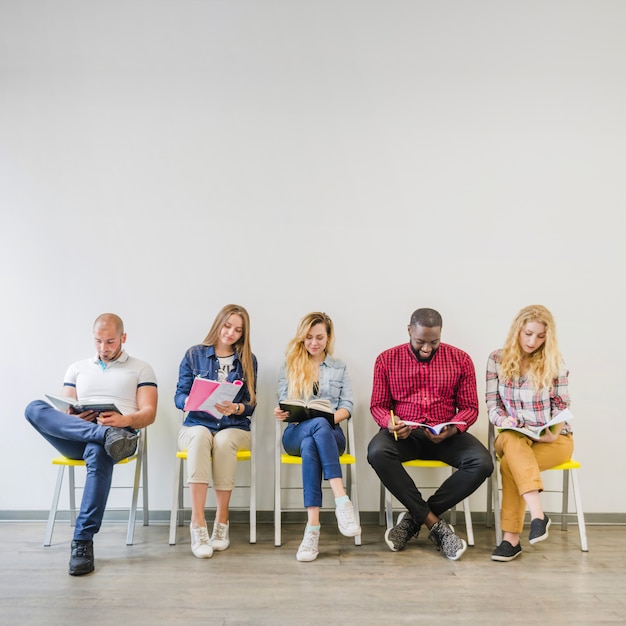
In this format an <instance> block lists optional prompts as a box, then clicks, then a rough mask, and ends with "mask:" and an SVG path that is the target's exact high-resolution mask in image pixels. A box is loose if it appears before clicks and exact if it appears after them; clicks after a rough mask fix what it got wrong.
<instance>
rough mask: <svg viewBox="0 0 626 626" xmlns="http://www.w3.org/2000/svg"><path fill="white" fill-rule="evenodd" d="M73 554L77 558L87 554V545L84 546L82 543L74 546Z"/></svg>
mask: <svg viewBox="0 0 626 626" xmlns="http://www.w3.org/2000/svg"><path fill="white" fill-rule="evenodd" d="M74 556H77V557H79V558H82V557H84V556H87V546H84V545H78V546H76V547H75V548H74Z"/></svg>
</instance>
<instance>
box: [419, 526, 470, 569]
mask: <svg viewBox="0 0 626 626" xmlns="http://www.w3.org/2000/svg"><path fill="white" fill-rule="evenodd" d="M428 538H429V539H430V540H431V541H432V542H433V543H434V544H435V546H436V547H437V550H441V551H442V552H443V553H444V555H445V556H447V557H448V558H449V559H450V560H452V561H456V560H457V559H458V558H460V557H461V555H462V554H463V552H465V550H467V544H466V543H465V541H463V539H461V538H460V537H459V536H458V535H455V534H454V529H453V528H452V526H450V525H449V524H448V523H447V522H446V521H445V520H442V519H440V520H439V521H438V522H437V523H436V524H435V525H434V526H433V527H432V528H431V529H430V534H429V535H428Z"/></svg>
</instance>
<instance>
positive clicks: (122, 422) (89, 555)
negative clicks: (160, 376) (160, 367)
mask: <svg viewBox="0 0 626 626" xmlns="http://www.w3.org/2000/svg"><path fill="white" fill-rule="evenodd" d="M93 336H94V342H95V345H96V355H95V356H94V357H92V358H89V359H84V360H82V361H77V362H76V363H73V364H72V365H70V367H69V368H68V370H67V372H66V374H65V378H64V381H63V396H64V397H67V398H72V399H75V400H78V402H79V403H80V404H81V405H89V404H103V403H109V404H114V405H115V408H117V409H118V411H112V410H111V411H109V410H107V411H102V412H94V411H92V410H86V411H83V412H81V413H79V414H76V413H75V412H74V411H73V409H71V408H70V409H69V411H68V412H67V413H64V412H62V411H58V410H56V409H55V408H53V407H52V406H50V405H49V404H48V403H47V402H44V401H43V400H35V401H34V402H31V403H30V404H29V405H28V406H27V407H26V411H25V415H26V419H27V420H28V421H29V422H30V423H31V424H32V425H33V427H34V428H35V429H36V430H37V431H38V432H39V433H40V434H41V435H42V436H43V437H45V439H47V440H48V441H49V442H50V443H51V444H52V445H53V446H54V447H55V448H56V449H57V450H58V451H59V452H60V453H61V454H62V455H64V456H66V457H68V458H70V459H83V460H84V461H85V464H86V467H87V477H86V479H85V488H84V490H83V499H82V502H81V506H80V513H79V515H78V517H77V519H76V528H75V531H74V539H73V541H72V553H71V557H70V564H69V573H70V574H71V575H72V576H80V575H82V574H88V573H89V572H92V571H93V569H94V556H93V536H94V535H95V534H96V533H97V532H98V531H99V530H100V524H101V523H102V517H103V515H104V509H105V507H106V502H107V498H108V496H109V491H110V489H111V478H112V475H113V465H115V463H118V462H119V461H121V460H122V459H125V458H127V457H129V456H131V455H132V454H134V452H135V450H136V448H137V440H138V434H137V432H136V430H138V429H141V428H145V427H146V426H148V425H149V424H152V422H154V419H155V417H156V409H157V399H158V394H157V382H156V376H155V374H154V370H153V369H152V367H150V365H148V363H146V362H145V361H141V360H139V359H135V358H133V357H131V356H128V354H127V353H126V352H124V347H123V346H124V343H125V341H126V333H125V332H124V324H123V322H122V320H121V319H120V318H119V317H118V316H117V315H114V314H113V313H104V314H102V315H100V316H99V317H98V318H97V319H96V321H95V323H94V326H93Z"/></svg>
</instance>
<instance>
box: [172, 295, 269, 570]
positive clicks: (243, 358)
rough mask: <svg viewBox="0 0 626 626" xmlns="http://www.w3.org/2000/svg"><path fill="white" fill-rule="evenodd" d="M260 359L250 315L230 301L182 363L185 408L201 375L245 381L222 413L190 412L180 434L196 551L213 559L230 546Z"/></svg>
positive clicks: (179, 395)
mask: <svg viewBox="0 0 626 626" xmlns="http://www.w3.org/2000/svg"><path fill="white" fill-rule="evenodd" d="M256 372H257V361H256V357H255V356H254V354H252V351H251V349H250V317H249V316H248V312H247V311H246V309H244V308H243V307H242V306H238V305H236V304H228V305H226V306H225V307H224V308H222V310H221V311H220V312H219V313H218V314H217V317H216V318H215V320H214V321H213V325H212V326H211V329H210V330H209V334H208V335H207V336H206V337H205V339H204V341H203V342H202V343H201V344H200V345H196V346H192V347H191V348H189V350H187V352H186V353H185V356H184V357H183V360H182V362H181V364H180V371H179V376H178V385H177V387H176V395H175V397H174V402H175V404H176V406H177V407H178V408H179V409H182V410H185V405H186V402H187V398H188V397H189V392H190V391H191V386H192V385H193V381H194V379H195V378H197V377H200V378H207V379H209V380H214V381H219V382H222V381H227V382H231V383H232V382H235V381H241V382H242V383H243V384H242V385H241V387H240V389H239V391H238V392H237V394H236V395H235V397H234V398H233V401H232V402H220V403H218V404H216V407H215V410H216V414H211V413H210V412H208V411H189V412H188V413H187V416H186V417H185V421H184V422H183V426H182V428H181V430H180V433H179V435H178V449H179V450H187V476H188V483H189V493H190V495H191V524H190V526H189V528H190V532H191V551H192V552H193V554H194V556H196V557H198V558H199V559H208V558H210V557H211V556H213V551H214V550H216V551H221V550H226V549H227V548H228V546H229V545H230V537H229V506H230V498H231V495H232V492H233V489H234V487H235V475H236V473H237V452H238V451H239V450H250V446H251V444H252V437H251V433H250V418H251V416H252V413H253V412H254V408H255V406H256ZM211 477H212V478H213V487H214V489H215V501H216V505H217V506H216V511H215V521H214V523H213V531H212V533H211V537H209V534H208V530H207V524H206V519H205V516H204V507H205V504H206V496H207V491H208V489H209V483H210V482H211Z"/></svg>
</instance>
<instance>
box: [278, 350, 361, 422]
mask: <svg viewBox="0 0 626 626" xmlns="http://www.w3.org/2000/svg"><path fill="white" fill-rule="evenodd" d="M319 377H320V380H319V384H320V388H319V392H318V394H317V395H316V396H313V394H311V396H310V398H302V400H305V401H306V400H310V399H311V398H316V399H319V400H329V401H330V406H331V407H332V409H333V411H337V410H338V409H346V410H347V411H348V413H350V415H352V407H353V405H354V400H353V394H352V383H351V382H350V377H349V376H348V370H347V368H346V364H345V363H344V362H343V361H340V360H339V359H334V358H333V357H330V356H327V357H326V358H325V359H324V360H323V361H322V362H321V363H320V369H319ZM287 389H288V383H287V375H286V372H285V365H283V366H282V367H281V369H280V375H279V377H278V401H279V402H282V401H283V400H287V399H288V395H287Z"/></svg>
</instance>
